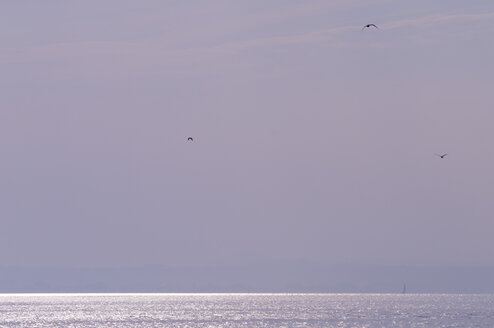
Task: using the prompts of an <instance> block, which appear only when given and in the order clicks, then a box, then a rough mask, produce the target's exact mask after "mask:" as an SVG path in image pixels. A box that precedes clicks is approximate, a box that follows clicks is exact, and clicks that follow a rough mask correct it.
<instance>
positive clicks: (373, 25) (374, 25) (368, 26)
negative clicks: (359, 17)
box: [362, 24, 379, 31]
mask: <svg viewBox="0 0 494 328" xmlns="http://www.w3.org/2000/svg"><path fill="white" fill-rule="evenodd" d="M371 26H372V27H375V28H377V29H379V27H377V25H376V24H367V25H364V27H362V31H363V30H365V29H366V28H370V27H371Z"/></svg>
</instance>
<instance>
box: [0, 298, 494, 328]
mask: <svg viewBox="0 0 494 328" xmlns="http://www.w3.org/2000/svg"><path fill="white" fill-rule="evenodd" d="M0 327H16V328H19V327H98V328H100V327H103V328H104V327H119V328H125V327H160V328H161V327H494V295H412V294H410V295H391V294H388V295H385V294H382V295H379V294H16V295H0Z"/></svg>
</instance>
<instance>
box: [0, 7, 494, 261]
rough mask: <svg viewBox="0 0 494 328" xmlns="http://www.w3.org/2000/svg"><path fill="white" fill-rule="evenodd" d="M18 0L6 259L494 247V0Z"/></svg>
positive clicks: (7, 94)
mask: <svg viewBox="0 0 494 328" xmlns="http://www.w3.org/2000/svg"><path fill="white" fill-rule="evenodd" d="M0 6H1V10H0V40H1V51H0V67H1V74H0V90H1V91H0V92H1V96H0V151H1V158H2V160H1V161H0V174H1V186H2V187H1V189H0V201H1V206H0V217H1V222H2V227H1V229H0V258H1V259H2V260H1V265H3V266H45V267H46V266H48V267H49V266H54V267H68V268H70V267H122V266H125V267H133V266H149V265H176V266H182V265H185V266H190V265H199V266H200V265H234V264H238V263H250V262H252V263H256V262H262V261H309V262H314V263H322V264H324V265H331V264H333V263H342V262H344V263H351V264H358V265H365V264H379V265H403V264H406V265H415V266H426V267H427V266H459V267H469V266H483V267H493V266H494V260H493V257H492V250H493V249H494V238H493V236H492V235H493V231H494V220H493V218H494V209H493V195H494V174H493V173H492V168H493V167H494V148H493V147H492V145H491V143H492V140H494V129H493V122H494V112H493V110H494V94H493V90H494V64H493V58H494V43H493V42H492V38H493V35H494V4H493V3H492V1H491V0H488V1H487V0H486V1H481V0H472V1H463V0H462V1H433V2H431V1H429V0H416V1H391V0H381V1H379V0H352V1H349V0H344V1H343V0H341V1H328V0H325V1H318V0H307V1H293V0H272V1H260V0H249V1H221V0H212V1H178V0H176V1H161V0H160V1H151V0H145V1H121V0H118V1H116V0H115V1H110V0H108V1H107V0H103V1H101V0H100V1H91V0H90V1H61V0H59V1H1V2H0ZM367 23H375V24H377V25H378V26H379V27H380V29H379V30H370V29H369V30H365V31H361V27H362V26H363V25H364V24H367ZM188 136H193V137H194V142H193V143H190V142H187V141H186V139H187V137H188ZM436 152H447V153H449V154H450V155H449V156H448V157H446V158H445V159H440V158H438V157H436V156H434V153H436Z"/></svg>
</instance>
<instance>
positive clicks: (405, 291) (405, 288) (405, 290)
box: [401, 283, 407, 294]
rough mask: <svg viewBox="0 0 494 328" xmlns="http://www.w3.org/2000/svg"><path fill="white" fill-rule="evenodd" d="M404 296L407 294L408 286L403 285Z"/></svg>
mask: <svg viewBox="0 0 494 328" xmlns="http://www.w3.org/2000/svg"><path fill="white" fill-rule="evenodd" d="M401 293H402V294H406V293H407V284H406V283H405V284H403V290H402V291H401Z"/></svg>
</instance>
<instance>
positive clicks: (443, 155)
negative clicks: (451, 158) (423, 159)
mask: <svg viewBox="0 0 494 328" xmlns="http://www.w3.org/2000/svg"><path fill="white" fill-rule="evenodd" d="M436 156H439V157H441V158H444V157H446V156H448V154H436Z"/></svg>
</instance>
